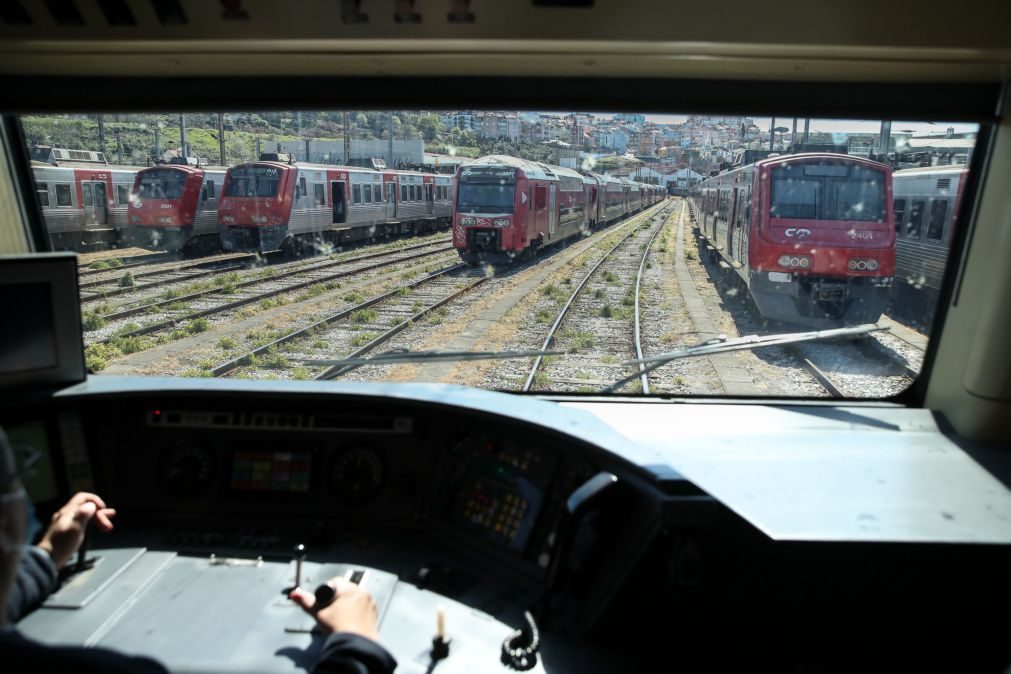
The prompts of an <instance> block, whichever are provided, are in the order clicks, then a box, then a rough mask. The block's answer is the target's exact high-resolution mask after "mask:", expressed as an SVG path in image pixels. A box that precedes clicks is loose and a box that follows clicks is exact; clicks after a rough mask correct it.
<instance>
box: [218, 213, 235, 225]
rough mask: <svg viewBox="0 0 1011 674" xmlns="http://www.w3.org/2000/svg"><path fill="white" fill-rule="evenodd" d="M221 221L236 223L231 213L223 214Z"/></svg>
mask: <svg viewBox="0 0 1011 674" xmlns="http://www.w3.org/2000/svg"><path fill="white" fill-rule="evenodd" d="M221 222H225V223H228V224H229V225H231V224H234V223H235V218H234V217H232V216H231V215H222V216H221Z"/></svg>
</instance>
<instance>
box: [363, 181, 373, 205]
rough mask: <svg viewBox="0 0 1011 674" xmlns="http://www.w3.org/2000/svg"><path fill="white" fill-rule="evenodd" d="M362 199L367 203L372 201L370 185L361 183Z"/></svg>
mask: <svg viewBox="0 0 1011 674" xmlns="http://www.w3.org/2000/svg"><path fill="white" fill-rule="evenodd" d="M362 199H363V200H364V201H365V203H367V204H371V203H372V185H362Z"/></svg>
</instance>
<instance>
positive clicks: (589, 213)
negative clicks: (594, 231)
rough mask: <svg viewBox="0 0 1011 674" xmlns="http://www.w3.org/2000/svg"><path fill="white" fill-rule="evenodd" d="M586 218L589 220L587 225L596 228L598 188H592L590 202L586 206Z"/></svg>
mask: <svg viewBox="0 0 1011 674" xmlns="http://www.w3.org/2000/svg"><path fill="white" fill-rule="evenodd" d="M586 217H587V219H588V220H589V222H588V223H587V224H589V225H590V226H591V227H592V226H594V225H595V224H597V223H596V219H597V188H596V187H591V188H590V198H589V202H588V203H587V204H586Z"/></svg>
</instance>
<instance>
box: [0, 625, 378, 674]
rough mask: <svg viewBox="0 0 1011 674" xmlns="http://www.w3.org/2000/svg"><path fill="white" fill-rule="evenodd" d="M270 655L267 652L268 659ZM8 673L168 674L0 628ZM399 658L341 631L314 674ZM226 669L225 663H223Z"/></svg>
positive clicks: (362, 673)
mask: <svg viewBox="0 0 1011 674" xmlns="http://www.w3.org/2000/svg"><path fill="white" fill-rule="evenodd" d="M268 657H270V655H269V654H264V658H268ZM0 662H2V663H3V671H4V674H21V672H25V673H26V674H27V673H29V672H30V673H31V674H39V673H40V672H73V673H74V674H92V673H93V672H94V674H101V673H103V672H107V673H108V674H118V673H119V672H122V673H123V674H149V673H150V674H167V671H168V670H166V669H165V668H164V667H163V666H162V665H161V664H160V663H158V662H155V661H154V660H151V659H149V658H142V657H130V656H127V655H123V654H122V653H117V652H116V651H110V650H108V649H105V648H79V647H76V646H46V645H44V644H40V643H38V642H37V641H30V640H28V639H25V638H24V637H23V636H21V635H20V634H18V633H17V632H16V631H14V630H13V629H6V630H2V631H0ZM396 667H397V661H396V660H394V659H393V657H392V656H391V655H390V654H389V653H387V652H386V649H385V648H383V647H382V646H380V645H379V644H377V643H376V642H374V641H372V640H371V639H366V638H365V637H363V636H359V635H357V634H348V633H347V632H338V633H337V634H331V635H330V636H329V637H327V640H326V643H324V645H323V652H322V653H321V654H320V658H319V661H318V662H317V663H316V666H315V667H313V669H312V671H313V673H314V674H317V673H319V674H391V673H392V672H393V670H394V669H396ZM222 669H224V666H222Z"/></svg>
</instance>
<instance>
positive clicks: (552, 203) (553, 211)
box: [548, 184, 558, 236]
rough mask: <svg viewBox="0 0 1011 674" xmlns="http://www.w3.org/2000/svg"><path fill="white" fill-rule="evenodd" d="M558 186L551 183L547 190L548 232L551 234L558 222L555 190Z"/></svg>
mask: <svg viewBox="0 0 1011 674" xmlns="http://www.w3.org/2000/svg"><path fill="white" fill-rule="evenodd" d="M557 190H558V186H557V185H554V184H552V185H551V187H550V188H549V190H548V195H549V197H550V200H549V201H548V233H549V234H551V235H552V236H553V235H554V233H555V226H556V225H557V224H558V206H557V198H556V192H557Z"/></svg>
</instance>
